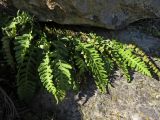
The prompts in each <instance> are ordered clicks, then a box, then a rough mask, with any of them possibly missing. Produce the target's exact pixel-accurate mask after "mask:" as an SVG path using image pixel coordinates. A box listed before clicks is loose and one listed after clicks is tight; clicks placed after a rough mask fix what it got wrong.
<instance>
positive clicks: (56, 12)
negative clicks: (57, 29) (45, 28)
mask: <svg viewBox="0 0 160 120" xmlns="http://www.w3.org/2000/svg"><path fill="white" fill-rule="evenodd" d="M12 1H13V3H14V6H16V7H17V8H18V9H25V10H28V11H30V12H31V13H33V14H35V15H36V16H38V17H39V19H40V20H42V21H54V22H57V23H60V24H87V25H92V26H99V27H104V28H108V29H119V28H123V27H125V26H126V25H128V24H129V23H132V22H134V21H137V20H140V19H144V18H155V17H160V7H159V6H160V1H159V0H12Z"/></svg>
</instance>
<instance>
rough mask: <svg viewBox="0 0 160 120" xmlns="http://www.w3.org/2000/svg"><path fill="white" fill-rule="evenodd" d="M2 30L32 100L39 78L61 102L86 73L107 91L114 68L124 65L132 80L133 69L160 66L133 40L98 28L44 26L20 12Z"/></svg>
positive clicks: (23, 94) (20, 84) (21, 88)
mask: <svg viewBox="0 0 160 120" xmlns="http://www.w3.org/2000/svg"><path fill="white" fill-rule="evenodd" d="M2 30H3V35H4V36H3V38H2V43H3V48H4V53H5V57H6V60H7V62H8V64H9V65H10V66H11V68H12V69H14V70H15V71H16V73H17V77H16V78H17V81H16V83H17V93H18V95H19V98H20V99H21V100H24V101H26V102H29V101H30V100H31V99H32V97H33V96H34V94H35V91H36V90H37V88H38V85H39V83H40V84H41V85H42V86H43V87H44V88H45V89H46V90H47V91H48V92H50V93H51V94H53V96H54V98H55V99H56V101H57V102H58V101H61V100H63V99H64V97H65V96H66V92H67V91H68V90H74V91H77V90H78V89H79V88H80V84H81V82H82V78H84V76H86V74H87V73H89V75H91V76H92V78H93V79H94V81H95V84H96V86H97V88H98V89H99V90H100V91H101V92H103V93H104V92H106V90H107V89H106V88H107V87H109V86H110V85H112V83H111V80H110V78H111V76H113V75H112V74H113V72H114V70H115V68H116V67H118V68H119V69H122V71H123V73H124V75H125V76H126V79H127V80H128V82H131V75H130V72H129V70H130V69H132V70H135V71H137V72H140V73H142V74H143V75H146V76H149V77H152V76H153V74H152V73H154V74H156V75H157V76H159V77H160V71H159V68H158V67H157V66H156V65H155V64H154V63H153V62H152V61H150V58H149V57H148V56H147V55H146V54H145V53H144V52H143V51H142V50H140V49H139V48H138V47H136V46H134V45H131V44H130V45H127V44H122V43H120V42H118V41H116V40H110V39H107V40H106V39H104V38H103V37H101V36H98V35H96V34H94V33H89V34H86V33H82V32H73V31H70V30H57V29H54V28H53V29H51V28H47V27H45V28H44V29H43V30H41V29H40V27H39V26H38V25H37V23H35V22H34V19H33V18H32V17H31V16H30V15H28V14H27V13H25V12H18V13H17V16H16V17H14V18H13V19H12V20H11V21H10V22H8V24H7V25H6V26H5V27H3V28H2ZM151 71H152V72H151Z"/></svg>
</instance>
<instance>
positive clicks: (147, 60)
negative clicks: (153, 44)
mask: <svg viewBox="0 0 160 120" xmlns="http://www.w3.org/2000/svg"><path fill="white" fill-rule="evenodd" d="M128 48H129V49H131V50H132V51H133V52H134V53H135V54H137V55H139V56H140V57H141V58H142V60H143V61H144V62H145V63H146V64H148V65H149V68H150V69H152V70H153V71H154V73H156V74H157V75H158V76H159V77H160V70H159V69H158V67H157V66H156V65H155V64H154V63H153V62H152V61H151V60H150V58H149V57H148V56H147V55H146V54H145V52H143V51H142V50H141V49H140V48H138V47H136V46H135V45H132V44H130V45H128Z"/></svg>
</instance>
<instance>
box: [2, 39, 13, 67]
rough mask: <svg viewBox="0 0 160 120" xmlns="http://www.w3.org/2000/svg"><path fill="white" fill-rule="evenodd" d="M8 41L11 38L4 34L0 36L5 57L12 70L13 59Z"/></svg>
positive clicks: (9, 41)
mask: <svg viewBox="0 0 160 120" xmlns="http://www.w3.org/2000/svg"><path fill="white" fill-rule="evenodd" d="M10 43H11V39H10V38H9V37H6V36H4V37H3V38H2V47H3V50H4V53H5V58H6V60H7V63H8V64H9V65H10V66H11V68H12V69H13V70H15V62H14V59H13V55H12V53H11V47H10Z"/></svg>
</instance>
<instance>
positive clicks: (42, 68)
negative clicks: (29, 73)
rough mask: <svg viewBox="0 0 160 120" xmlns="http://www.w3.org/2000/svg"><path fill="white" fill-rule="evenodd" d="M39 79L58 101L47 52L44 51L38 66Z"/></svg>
mask: <svg viewBox="0 0 160 120" xmlns="http://www.w3.org/2000/svg"><path fill="white" fill-rule="evenodd" d="M38 72H39V76H40V80H41V82H42V84H43V86H44V87H45V88H46V89H47V91H48V92H50V93H51V94H53V95H54V97H55V99H56V100H57V102H58V97H57V89H56V87H55V85H54V83H53V70H52V69H51V64H50V58H49V53H45V55H44V57H43V59H42V62H41V63H40V65H39V67H38Z"/></svg>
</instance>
